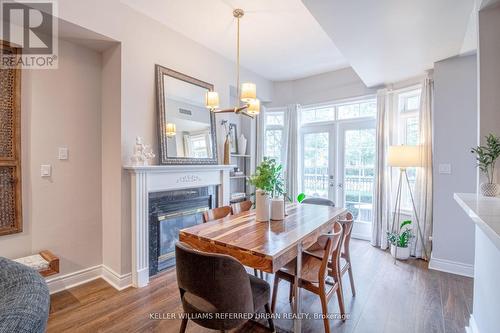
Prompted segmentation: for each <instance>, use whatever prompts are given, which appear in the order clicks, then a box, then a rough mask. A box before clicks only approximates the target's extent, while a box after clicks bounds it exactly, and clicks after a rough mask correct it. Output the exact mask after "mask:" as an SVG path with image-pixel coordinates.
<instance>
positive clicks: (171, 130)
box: [165, 123, 177, 137]
mask: <svg viewBox="0 0 500 333" xmlns="http://www.w3.org/2000/svg"><path fill="white" fill-rule="evenodd" d="M176 132H177V131H176V128H175V124H174V123H167V125H166V126H165V134H166V135H167V136H168V137H173V136H175V134H176Z"/></svg>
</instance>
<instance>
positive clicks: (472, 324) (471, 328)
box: [465, 314, 479, 333]
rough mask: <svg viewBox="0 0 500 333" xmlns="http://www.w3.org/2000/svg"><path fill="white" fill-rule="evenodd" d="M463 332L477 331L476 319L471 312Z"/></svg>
mask: <svg viewBox="0 0 500 333" xmlns="http://www.w3.org/2000/svg"><path fill="white" fill-rule="evenodd" d="M465 332H467V333H479V329H478V328H477V323H476V320H475V319H474V315H473V314H471V315H470V318H469V326H467V327H466V328H465Z"/></svg>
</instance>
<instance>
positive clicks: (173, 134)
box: [156, 65, 217, 164]
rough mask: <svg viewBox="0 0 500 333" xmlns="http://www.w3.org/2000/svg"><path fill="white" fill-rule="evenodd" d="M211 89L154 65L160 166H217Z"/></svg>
mask: <svg viewBox="0 0 500 333" xmlns="http://www.w3.org/2000/svg"><path fill="white" fill-rule="evenodd" d="M208 91H213V85H212V84H210V83H207V82H203V81H200V80H198V79H195V78H192V77H190V76H187V75H184V74H181V73H179V72H176V71H174V70H171V69H168V68H165V67H162V66H160V65H156V95H157V108H158V120H159V121H158V123H159V128H158V137H159V142H160V164H217V140H216V136H215V116H214V114H213V113H212V112H210V110H209V109H207V108H206V107H205V94H206V93H207V92H208Z"/></svg>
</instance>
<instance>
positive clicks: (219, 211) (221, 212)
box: [203, 206, 231, 222]
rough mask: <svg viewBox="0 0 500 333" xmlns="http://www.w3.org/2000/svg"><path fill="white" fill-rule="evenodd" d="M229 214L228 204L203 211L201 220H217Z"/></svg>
mask: <svg viewBox="0 0 500 333" xmlns="http://www.w3.org/2000/svg"><path fill="white" fill-rule="evenodd" d="M230 214H231V207H230V206H222V207H217V208H214V209H210V210H206V211H204V212H203V222H209V221H213V220H218V219H221V218H223V217H226V216H228V215H230Z"/></svg>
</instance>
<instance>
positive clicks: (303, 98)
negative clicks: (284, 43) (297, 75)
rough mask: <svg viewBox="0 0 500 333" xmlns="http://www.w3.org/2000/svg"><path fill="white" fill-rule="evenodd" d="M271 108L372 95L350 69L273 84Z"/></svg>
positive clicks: (372, 90) (374, 90) (373, 90)
mask: <svg viewBox="0 0 500 333" xmlns="http://www.w3.org/2000/svg"><path fill="white" fill-rule="evenodd" d="M273 86H274V87H273V100H272V103H271V105H270V106H271V107H280V106H286V105H289V104H302V105H307V104H315V103H323V102H331V101H334V100H339V99H345V98H351V97H358V96H364V95H369V94H374V93H375V92H376V89H369V88H367V87H366V85H365V84H364V83H363V81H361V79H360V78H359V76H358V75H357V74H356V72H354V70H353V69H352V68H350V67H349V68H344V69H340V70H337V71H333V72H328V73H324V74H319V75H314V76H310V77H307V78H303V79H298V80H293V81H282V82H274V85H273Z"/></svg>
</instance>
